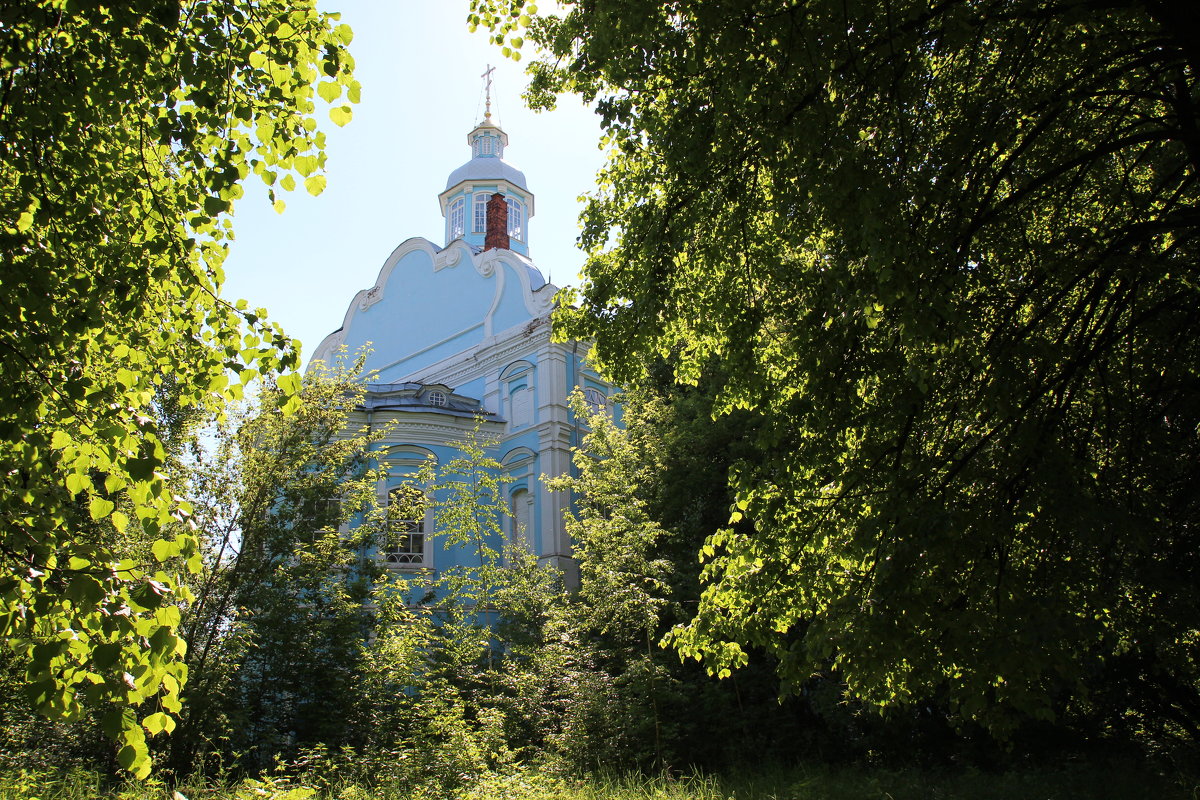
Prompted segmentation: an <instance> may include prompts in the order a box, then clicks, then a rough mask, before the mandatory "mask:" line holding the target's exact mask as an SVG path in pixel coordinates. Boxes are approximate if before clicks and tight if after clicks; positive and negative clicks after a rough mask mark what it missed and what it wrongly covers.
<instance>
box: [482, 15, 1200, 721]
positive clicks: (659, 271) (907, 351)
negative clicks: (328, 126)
mask: <svg viewBox="0 0 1200 800" xmlns="http://www.w3.org/2000/svg"><path fill="white" fill-rule="evenodd" d="M474 5H475V6H476V7H480V8H482V9H483V13H482V14H481V16H480V22H482V23H483V24H489V25H492V26H494V27H493V30H494V32H495V35H496V36H497V37H498V38H500V39H505V40H506V41H508V42H510V44H517V42H515V41H514V31H515V30H517V28H519V26H520V24H521V20H520V18H519V14H520V13H522V12H521V8H520V6H521V5H522V4H521V3H520V2H515V3H488V2H478V3H475V4H474ZM565 5H566V9H565V11H566V13H565V14H564V15H563V16H561V17H559V18H555V17H544V18H541V19H538V20H535V21H533V22H532V23H531V24H530V26H529V29H528V30H529V34H528V35H530V36H532V37H533V38H535V39H536V40H537V42H538V44H539V45H541V46H542V47H543V48H545V50H546V51H547V52H548V55H547V56H546V57H545V58H543V59H542V60H541V61H540V62H539V63H537V64H535V65H534V66H533V67H532V70H533V74H534V84H533V87H532V90H533V94H534V96H535V99H538V100H540V101H541V102H543V103H549V102H550V101H551V94H552V93H553V92H556V91H573V92H576V93H578V94H581V95H582V96H583V97H584V98H585V99H586V100H589V101H595V102H596V104H597V108H598V111H599V113H600V114H601V116H602V120H603V125H604V129H605V139H604V141H605V145H606V146H607V148H608V153H609V161H608V164H607V166H606V168H605V169H604V170H603V171H602V173H601V175H600V176H599V184H598V187H599V188H598V189H597V191H596V192H595V194H594V195H593V196H592V197H591V199H590V202H589V205H588V207H587V209H586V210H585V212H584V217H583V223H584V231H583V235H582V243H583V245H584V246H585V247H586V248H587V249H588V251H589V259H588V262H587V265H586V267H585V282H584V284H583V286H582V288H581V289H580V290H579V292H578V293H577V294H575V295H573V296H570V297H569V300H568V302H564V303H562V304H561V305H560V308H559V311H558V315H557V318H556V324H557V326H558V333H559V335H561V336H567V337H576V338H583V339H593V340H594V341H595V348H594V351H593V353H594V355H595V357H596V358H597V360H598V363H599V364H600V365H601V366H602V367H603V368H604V369H606V370H607V371H608V373H609V375H610V376H611V377H613V378H614V379H616V380H618V381H620V382H623V383H625V384H626V385H630V386H632V385H636V384H637V383H638V382H639V381H643V380H645V377H646V374H645V373H646V370H647V368H648V367H647V365H648V364H650V363H652V360H653V359H652V356H655V355H662V356H667V357H669V358H670V359H671V362H670V363H672V365H673V367H674V372H675V375H676V378H677V379H678V380H680V381H682V382H685V383H686V382H694V381H695V380H696V379H697V378H698V377H699V375H700V373H701V370H702V367H703V366H704V365H705V364H708V363H712V362H717V363H720V364H721V367H722V369H721V374H722V375H723V379H724V385H723V386H722V388H721V392H720V396H719V398H720V399H719V403H718V405H717V408H716V413H717V414H725V413H729V412H731V411H733V410H735V409H741V410H745V411H748V412H750V413H753V414H755V415H757V416H758V417H759V418H760V419H761V426H760V428H759V432H758V434H757V436H756V439H755V444H756V446H757V448H758V449H759V450H760V454H759V455H757V456H756V457H754V458H748V459H745V460H744V461H742V462H741V463H740V464H738V465H736V466H735V467H734V468H733V469H732V470H731V473H730V476H729V477H730V481H731V485H732V487H733V488H734V490H735V492H736V498H737V499H736V505H735V506H734V507H733V508H731V518H730V519H731V522H736V521H739V520H743V519H748V520H750V521H751V522H752V523H753V529H752V530H749V531H747V530H746V529H745V528H744V527H741V526H736V525H735V526H732V527H728V528H723V529H721V530H718V531H716V532H714V533H713V535H712V536H711V537H710V538H709V540H708V542H707V543H706V545H705V546H704V550H703V552H704V554H705V558H706V565H705V568H704V572H703V574H702V580H703V581H704V582H705V586H706V588H705V591H704V594H703V597H702V600H701V604H700V607H699V610H698V613H697V614H696V616H695V618H694V619H693V620H692V622H691V623H690V624H689V625H687V626H684V627H681V628H679V629H677V630H676V631H675V632H674V633H673V635H672V637H671V641H672V643H673V644H674V645H675V646H676V647H677V648H678V649H679V651H680V653H681V654H683V655H685V656H695V657H697V658H701V659H704V661H705V663H706V664H708V665H709V667H710V668H711V669H713V670H714V671H717V672H718V673H720V674H727V673H728V672H729V671H730V670H732V669H734V668H736V667H737V666H738V665H740V664H742V663H744V662H745V659H746V647H747V646H751V645H753V646H760V647H763V648H766V649H767V650H768V651H770V652H771V653H773V654H774V655H776V656H777V657H778V658H779V661H780V673H781V675H782V676H783V677H784V678H785V680H786V681H788V682H790V684H791V685H792V686H797V685H799V684H800V683H801V682H803V681H804V680H806V679H807V678H808V677H809V676H810V675H812V674H814V673H816V674H828V673H831V672H832V673H835V674H836V675H838V676H839V677H840V678H841V679H842V680H844V682H845V685H846V690H847V693H848V695H849V696H850V697H852V698H857V699H859V700H862V701H864V702H866V703H869V704H872V705H875V706H878V707H881V708H883V707H890V706H895V705H899V704H904V703H913V702H916V701H918V700H922V699H925V698H941V699H944V700H945V701H946V702H947V703H948V704H949V705H950V707H952V708H953V710H954V711H955V713H956V714H957V716H958V718H959V719H960V720H977V721H980V722H982V723H984V724H985V725H987V726H989V727H990V728H991V729H992V730H993V731H996V732H998V733H1004V732H1007V731H1011V729H1012V728H1013V726H1015V725H1017V724H1019V722H1020V721H1021V720H1024V719H1028V718H1029V717H1043V718H1045V717H1054V716H1056V715H1059V714H1062V713H1064V712H1068V711H1070V710H1072V709H1078V708H1080V707H1081V706H1082V704H1084V703H1086V702H1087V698H1088V697H1089V695H1090V694H1091V695H1094V694H1095V693H1097V692H1101V691H1107V690H1116V691H1114V692H1113V694H1114V695H1116V696H1122V697H1125V698H1127V700H1126V703H1127V704H1126V705H1125V706H1124V707H1122V708H1120V709H1117V711H1118V712H1119V713H1118V714H1117V715H1116V716H1117V717H1120V716H1121V715H1122V714H1124V712H1125V710H1126V709H1130V710H1132V711H1133V712H1134V715H1133V716H1134V717H1137V718H1140V719H1142V720H1150V721H1152V722H1154V724H1157V725H1160V726H1162V728H1163V729H1164V730H1165V731H1167V732H1176V733H1178V732H1182V733H1185V734H1187V735H1191V736H1195V735H1196V734H1198V733H1200V691H1198V687H1200V664H1198V663H1197V661H1196V647H1195V644H1196V641H1197V637H1198V635H1200V634H1198V633H1197V628H1196V623H1195V621H1196V619H1200V593H1198V592H1200V590H1198V588H1197V587H1198V586H1200V584H1198V583H1197V580H1196V578H1197V574H1198V569H1200V537H1197V534H1196V531H1197V524H1198V523H1200V506H1198V504H1197V498H1200V492H1198V491H1197V488H1198V485H1197V484H1198V475H1200V473H1198V471H1197V470H1196V468H1195V464H1196V463H1197V462H1196V458H1197V456H1198V455H1200V442H1198V441H1197V425H1198V423H1200V393H1198V392H1197V391H1196V389H1197V375H1198V371H1200V351H1198V350H1197V343H1198V342H1200V336H1198V334H1200V314H1198V313H1197V310H1196V309H1197V303H1196V286H1197V267H1196V265H1197V256H1198V253H1197V246H1198V237H1197V234H1198V232H1200V216H1198V215H1197V213H1196V208H1197V201H1198V200H1200V184H1198V182H1197V177H1198V176H1197V172H1198V169H1200V127H1198V126H1197V121H1198V116H1197V108H1198V107H1200V106H1198V103H1200V78H1198V74H1200V73H1198V71H1200V45H1198V40H1197V38H1196V35H1195V30H1194V26H1191V25H1190V24H1188V23H1187V22H1186V13H1187V4H1184V3H1179V2H1169V0H1146V2H1139V1H1138V0H1114V2H1108V3H1099V2H1091V1H1090V0H1078V2H1076V1H1075V0H1066V1H1065V2H1060V3H1052V4H1046V3H1034V2H1025V0H947V2H941V3H931V2H921V1H920V0H906V1H904V2H876V0H851V2H842V0H837V1H836V2H834V0H828V1H825V0H817V1H816V2H808V3H793V2H788V1H787V0H725V1H724V2H708V0H705V2H699V0H682V1H681V2H673V3H670V4H660V3H654V2H646V1H645V0H596V1H595V2H586V3H582V2H580V3H567V4H565ZM489 15H491V16H489ZM506 37H507V38H506Z"/></svg>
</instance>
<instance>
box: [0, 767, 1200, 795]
mask: <svg viewBox="0 0 1200 800" xmlns="http://www.w3.org/2000/svg"><path fill="white" fill-rule="evenodd" d="M364 766H365V767H368V768H369V767H370V766H375V765H374V764H370V763H368V764H365V765H364ZM377 774H378V773H377ZM147 788H148V787H147V786H145V785H141V786H137V787H126V788H114V789H110V790H107V791H106V790H104V789H103V788H102V782H101V781H100V779H99V777H98V776H97V775H95V774H90V773H84V772H73V773H67V774H61V773H46V772H36V771H12V772H6V773H2V774H0V800H33V799H34V798H38V799H39V800H84V799H85V798H87V800H141V798H144V797H147V796H151V797H155V796H158V797H164V798H172V800H186V799H187V798H193V799H195V798H200V797H206V798H212V800H253V799H254V798H263V800H301V798H311V799H312V800H318V798H319V799H320V800H433V798H439V800H781V799H782V798H788V799H789V800H864V799H865V798H870V799H872V800H888V799H890V800H924V799H925V798H930V797H935V798H940V799H942V800H1018V799H1020V800H1028V798H1042V797H1054V798H1060V800H1076V799H1077V798H1078V800H1083V799H1084V798H1087V800H1124V798H1127V797H1131V796H1135V795H1137V794H1139V793H1144V792H1150V793H1152V794H1153V796H1155V797H1162V798H1164V799H1165V800H1174V799H1175V798H1185V797H1190V796H1191V795H1190V794H1189V791H1190V789H1192V788H1194V784H1189V783H1188V782H1187V781H1186V780H1174V779H1172V778H1170V777H1163V776H1160V775H1155V774H1154V773H1152V772H1149V771H1146V770H1140V769H1136V768H1131V767H1129V766H1127V765H1122V764H1113V763H1103V764H1081V765H1071V766H1069V767H1058V768H1054V769H1030V768H1025V769H1019V770H1013V771H1011V772H1007V773H1003V774H992V773H986V772H979V771H975V770H952V771H925V770H915V769H907V770H882V769H861V768H857V767H855V768H849V767H820V766H812V765H803V766H800V767H796V768H791V769H787V770H771V771H760V772H747V773H742V774H738V775H730V776H715V775H704V774H699V773H695V774H683V775H668V774H663V775H657V776H642V775H617V774H615V773H612V772H605V773H601V774H598V775H586V776H561V775H555V774H553V773H548V772H545V771H538V770H533V769H515V770H504V771H496V772H490V773H488V774H485V775H483V776H480V777H479V778H478V779H477V780H474V781H472V782H470V783H469V784H468V785H466V786H464V787H462V788H461V789H458V790H455V791H451V792H447V793H444V794H433V795H431V794H428V793H426V792H424V791H423V790H421V789H415V790H414V789H412V788H411V787H407V786H405V785H403V784H398V783H395V782H392V781H389V780H387V779H386V778H384V779H378V778H377V779H374V780H372V779H371V778H370V777H368V778H366V779H364V780H360V781H356V782H350V781H336V782H334V783H326V782H324V781H323V780H321V776H320V775H319V774H318V773H317V771H316V770H314V771H306V772H302V773H300V774H297V775H293V776H290V777H287V776H282V775H271V776H265V777H263V778H260V779H255V780H245V781H242V782H239V783H237V784H235V785H232V786H230V785H223V784H214V783H207V782H193V783H188V784H184V785H182V786H179V787H178V789H177V793H172V792H171V791H168V790H167V789H165V788H163V787H161V786H156V787H154V788H155V789H157V790H158V791H159V792H160V794H148V792H147Z"/></svg>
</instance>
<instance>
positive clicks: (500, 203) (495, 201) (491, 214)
mask: <svg viewBox="0 0 1200 800" xmlns="http://www.w3.org/2000/svg"><path fill="white" fill-rule="evenodd" d="M483 249H484V250H485V251H486V250H495V249H500V250H507V249H508V203H506V202H505V201H504V195H502V194H500V193H499V192H496V193H495V194H493V195H492V196H491V198H490V199H489V200H488V202H487V225H486V230H485V233H484V235H483Z"/></svg>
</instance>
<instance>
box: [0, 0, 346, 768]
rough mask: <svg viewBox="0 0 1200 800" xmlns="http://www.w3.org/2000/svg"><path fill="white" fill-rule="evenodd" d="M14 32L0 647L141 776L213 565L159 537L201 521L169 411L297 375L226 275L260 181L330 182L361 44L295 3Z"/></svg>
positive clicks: (78, 12) (55, 712)
mask: <svg viewBox="0 0 1200 800" xmlns="http://www.w3.org/2000/svg"><path fill="white" fill-rule="evenodd" d="M0 15H2V16H3V24H0V84H2V85H3V87H4V91H3V100H2V104H0V186H2V187H3V188H2V189H0V253H2V257H3V262H4V265H5V273H4V293H3V294H4V299H3V309H4V310H3V315H4V320H5V325H4V332H3V334H0V349H2V350H3V352H4V357H3V358H0V475H3V476H4V477H3V479H2V480H3V489H2V490H0V491H2V494H0V517H2V519H3V534H2V536H0V554H2V556H3V574H2V575H0V628H2V629H3V631H4V634H5V637H6V638H7V639H8V640H9V641H10V642H11V643H12V646H13V647H14V649H15V652H16V653H18V654H19V656H20V657H21V658H22V659H23V660H24V661H25V663H26V664H27V665H28V675H27V688H26V694H27V695H28V697H29V699H30V701H31V702H32V703H33V704H34V705H35V706H37V708H38V709H39V710H40V711H41V712H42V713H43V714H45V715H47V716H50V717H52V718H58V719H73V718H77V717H79V716H80V715H81V714H82V713H83V710H84V707H85V706H92V707H95V708H97V709H99V713H100V714H102V715H103V718H104V728H105V730H107V731H109V733H110V734H111V735H112V736H113V737H114V738H115V740H116V741H117V743H118V746H119V748H120V749H119V751H118V753H117V758H118V760H119V761H120V762H121V763H122V765H123V766H125V767H126V768H127V769H129V770H131V771H133V772H134V773H136V774H138V775H145V774H146V773H147V772H148V770H149V761H148V760H147V757H146V754H147V746H146V736H147V734H148V733H149V731H147V730H146V729H145V728H144V727H143V726H142V725H141V724H140V723H139V717H140V716H141V715H143V714H148V715H154V714H158V713H163V712H165V713H167V714H176V713H178V711H179V692H180V687H181V686H182V684H183V683H184V681H185V679H186V670H185V669H184V666H183V661H182V655H183V646H182V641H181V639H180V638H179V637H178V636H177V635H176V626H177V624H178V621H179V610H178V604H179V603H185V602H187V601H188V599H189V598H188V595H187V592H186V590H185V589H184V588H183V587H182V585H181V584H180V581H179V578H178V576H177V575H176V573H177V571H178V570H179V569H181V568H182V567H183V565H185V564H186V565H187V568H188V569H193V570H194V569H196V568H197V567H198V565H199V559H200V553H199V551H198V549H197V542H196V539H195V538H194V537H193V536H191V535H188V534H186V533H183V534H180V535H177V536H174V537H173V538H172V537H168V536H167V535H165V532H166V531H167V530H168V529H169V528H170V529H173V530H179V528H178V526H175V525H174V523H175V521H176V520H179V519H184V518H186V516H187V514H188V513H189V509H188V507H187V505H186V504H182V503H179V502H176V500H175V498H174V497H173V495H172V493H171V491H170V488H169V477H170V476H169V475H167V474H165V473H164V472H163V469H164V463H165V461H166V459H167V453H166V451H165V449H164V445H163V442H164V437H165V436H166V434H165V433H164V431H163V428H162V425H161V421H160V420H158V419H156V414H155V409H156V400H155V397H156V394H159V393H160V391H161V390H162V389H163V388H164V387H169V393H170V402H171V404H173V405H174V406H175V407H177V408H189V407H191V408H201V409H204V410H205V411H206V412H207V411H211V410H214V409H216V408H218V407H219V406H220V405H221V404H223V403H224V402H225V401H226V399H227V398H230V397H234V396H237V395H239V394H240V392H241V387H242V384H244V383H245V382H247V381H249V380H250V379H252V378H253V377H254V376H256V375H259V374H270V373H273V372H275V371H277V370H281V369H282V370H286V369H289V368H292V367H294V366H295V365H296V360H297V354H296V351H295V348H294V346H293V343H292V342H291V341H290V340H288V339H287V338H286V337H285V336H284V335H283V334H282V332H281V331H279V330H278V328H276V327H274V326H272V325H268V324H267V323H266V322H265V321H264V317H265V313H264V312H262V311H261V310H260V311H254V312H251V311H250V310H248V309H247V308H246V307H245V304H244V303H240V304H239V305H238V306H237V307H234V306H231V305H229V304H227V303H225V302H223V301H221V300H220V299H219V291H220V286H221V282H222V273H221V261H222V259H223V257H224V253H225V248H226V245H227V242H228V240H229V238H230V214H231V213H232V208H233V203H234V202H235V201H236V200H237V199H238V198H239V197H241V196H242V192H243V190H242V183H243V181H244V179H245V178H247V176H248V175H249V174H250V173H252V172H253V173H254V174H256V175H258V176H260V177H261V178H262V179H263V180H264V182H266V184H267V185H268V186H271V185H272V184H274V183H275V182H276V179H277V178H279V177H281V176H283V177H284V180H285V181H286V180H290V175H291V173H292V172H293V171H295V172H299V173H301V174H305V175H307V174H309V173H312V172H315V171H318V170H319V169H320V168H321V165H322V163H323V159H324V156H323V155H322V153H321V148H322V145H323V135H322V134H321V133H319V132H316V130H315V126H313V125H312V124H311V123H312V122H313V120H312V112H313V110H314V108H315V106H314V104H313V101H312V97H313V85H314V84H316V83H318V81H319V80H323V81H326V82H330V83H333V84H336V85H337V86H339V87H344V88H345V89H346V90H347V96H348V99H349V100H350V101H351V102H354V101H356V100H357V94H358V86H357V84H356V83H355V82H354V81H353V78H352V76H351V68H352V60H351V59H350V57H349V55H348V54H347V53H346V50H345V46H346V44H347V43H348V42H349V40H350V31H349V29H348V28H347V27H346V26H336V27H335V25H334V22H333V18H332V17H331V16H329V15H325V14H322V13H319V12H317V11H316V9H315V6H314V4H313V3H312V2H302V3H292V2H287V3H284V2H281V1H279V0H267V2H256V3H253V4H252V3H248V2H228V3H220V4H213V3H208V2H193V1H192V0H187V2H181V3H171V2H167V3H164V2H160V1H159V0H134V1H133V2H129V3H119V4H94V3H76V2H63V0H34V1H31V2H24V3H17V4H11V3H10V4H7V5H6V7H5V9H4V11H3V12H0ZM339 93H340V89H339ZM269 194H270V195H271V199H272V200H275V197H274V189H270V190H269ZM280 205H281V201H280ZM231 374H232V375H234V376H236V377H235V382H234V383H230V378H229V376H230V375H231ZM164 376H170V377H169V379H168V378H165V377H164ZM287 405H288V407H289V408H290V407H292V404H290V401H289V402H288V404H287ZM149 545H152V550H151V548H150V547H149ZM135 709H136V711H135ZM149 718H150V719H152V720H155V721H153V722H151V723H150V725H151V727H152V728H154V729H158V728H159V727H160V725H165V724H166V723H163V722H162V717H157V716H150V717H149Z"/></svg>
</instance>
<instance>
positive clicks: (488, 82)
mask: <svg viewBox="0 0 1200 800" xmlns="http://www.w3.org/2000/svg"><path fill="white" fill-rule="evenodd" d="M495 71H496V68H495V67H493V66H492V65H491V64H488V65H487V69H485V70H484V71H483V74H482V75H480V76H479V77H481V78H483V79H484V81H485V83H484V85H483V90H484V97H485V105H484V110H483V118H484V120H485V121H487V120H491V118H492V73H494V72H495Z"/></svg>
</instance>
